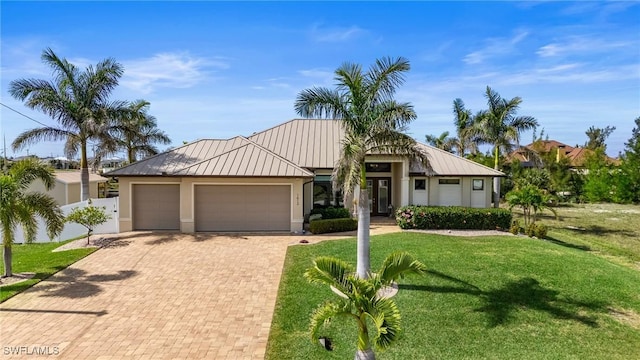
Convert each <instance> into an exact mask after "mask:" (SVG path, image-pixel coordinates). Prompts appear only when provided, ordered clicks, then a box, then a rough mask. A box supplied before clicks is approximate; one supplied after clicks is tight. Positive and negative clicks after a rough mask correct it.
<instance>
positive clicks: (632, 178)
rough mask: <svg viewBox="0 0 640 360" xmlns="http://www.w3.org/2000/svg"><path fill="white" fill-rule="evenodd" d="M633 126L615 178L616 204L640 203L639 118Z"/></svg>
mask: <svg viewBox="0 0 640 360" xmlns="http://www.w3.org/2000/svg"><path fill="white" fill-rule="evenodd" d="M635 124H636V127H635V128H633V130H632V131H631V138H629V141H628V142H626V143H625V152H624V154H623V155H622V163H621V164H620V174H619V175H618V177H617V178H618V181H617V187H616V192H615V200H616V201H618V202H636V203H637V202H640V116H639V117H637V118H636V119H635Z"/></svg>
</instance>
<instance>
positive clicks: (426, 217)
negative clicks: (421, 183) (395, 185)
mask: <svg viewBox="0 0 640 360" xmlns="http://www.w3.org/2000/svg"><path fill="white" fill-rule="evenodd" d="M511 218H512V215H511V212H510V211H509V210H507V209H494V208H490V209H477V208H466V207H460V206H413V205H412V206H403V207H401V208H399V209H398V210H397V211H396V222H397V223H398V226H399V227H400V228H402V229H473V230H496V229H504V230H506V229H509V228H510V225H511Z"/></svg>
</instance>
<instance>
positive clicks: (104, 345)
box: [0, 233, 300, 360]
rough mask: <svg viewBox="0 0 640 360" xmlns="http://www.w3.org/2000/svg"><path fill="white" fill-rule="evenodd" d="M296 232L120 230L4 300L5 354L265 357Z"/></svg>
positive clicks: (1, 339) (0, 316)
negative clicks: (101, 245)
mask: <svg viewBox="0 0 640 360" xmlns="http://www.w3.org/2000/svg"><path fill="white" fill-rule="evenodd" d="M299 239H300V238H299V237H291V236H234V237H230V236H220V235H218V236H217V235H211V234H198V235H193V234H177V233H176V234H168V233H165V234H145V233H129V234H121V235H120V240H118V241H116V242H114V243H112V246H111V247H108V248H104V249H100V250H98V251H97V252H95V253H93V254H92V255H90V256H88V257H86V258H84V259H82V260H81V261H79V262H77V263H76V264H74V265H72V266H71V267H69V268H68V269H66V270H64V271H62V272H60V273H58V274H56V275H55V276H53V277H51V278H50V279H49V280H47V281H43V282H41V283H39V284H38V285H36V286H34V287H33V288H31V289H30V290H28V291H26V292H24V293H22V294H19V295H17V296H15V297H13V298H12V299H9V300H8V301H6V302H4V303H3V304H1V305H0V309H1V311H0V344H1V346H2V349H1V350H0V351H2V353H0V358H9V357H11V356H7V353H9V352H11V351H12V350H13V351H18V352H20V353H21V354H22V357H26V358H37V356H33V355H32V354H33V353H34V352H37V351H41V352H44V353H45V354H46V352H49V354H52V355H55V354H57V356H56V358H63V359H82V360H86V359H123V358H132V357H133V358H165V359H178V358H189V359H192V358H207V359H263V358H264V353H265V345H266V342H267V338H268V334H269V327H270V325H271V317H272V314H273V308H274V304H275V299H276V295H277V290H278V283H279V280H280V274H281V271H282V265H283V261H284V257H285V253H286V248H287V245H288V244H290V243H292V242H295V241H296V240H299ZM21 346H22V347H26V349H25V348H22V349H20V348H19V347H21ZM16 347H18V348H16ZM48 358H51V356H48Z"/></svg>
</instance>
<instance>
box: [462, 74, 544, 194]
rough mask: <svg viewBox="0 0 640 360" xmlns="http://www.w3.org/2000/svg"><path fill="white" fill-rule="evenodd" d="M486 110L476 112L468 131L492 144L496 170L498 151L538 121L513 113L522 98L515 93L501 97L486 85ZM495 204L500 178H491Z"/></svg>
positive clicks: (533, 126)
mask: <svg viewBox="0 0 640 360" xmlns="http://www.w3.org/2000/svg"><path fill="white" fill-rule="evenodd" d="M485 97H486V98H487V105H488V106H489V109H487V110H482V111H480V112H478V114H477V115H476V118H475V121H474V124H473V127H472V130H471V133H472V135H473V136H475V137H476V138H477V139H478V141H480V142H483V143H486V144H491V145H493V153H494V167H493V168H494V169H496V170H498V167H499V159H500V153H501V150H504V152H509V151H511V149H512V146H513V145H512V142H515V143H516V145H519V144H520V133H521V132H523V131H525V130H530V129H535V128H536V127H537V126H538V120H536V119H535V118H534V117H532V116H516V113H517V112H518V108H519V107H520V104H521V103H522V99H521V98H520V97H518V96H516V97H514V98H513V99H511V100H507V99H503V98H502V97H501V96H500V94H498V93H497V92H496V91H494V90H492V89H491V88H490V87H489V86H487V90H486V92H485ZM493 190H494V194H493V195H494V199H493V201H494V206H495V207H498V206H499V205H500V178H499V177H495V178H494V179H493Z"/></svg>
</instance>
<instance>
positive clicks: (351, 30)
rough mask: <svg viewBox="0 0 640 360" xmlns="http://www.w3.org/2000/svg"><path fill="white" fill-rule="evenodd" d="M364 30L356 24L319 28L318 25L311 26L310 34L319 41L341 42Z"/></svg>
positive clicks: (362, 32)
mask: <svg viewBox="0 0 640 360" xmlns="http://www.w3.org/2000/svg"><path fill="white" fill-rule="evenodd" d="M365 32H366V31H365V30H364V29H362V28H360V27H358V26H355V25H353V26H350V27H348V28H341V27H336V28H321V27H320V26H319V25H315V26H313V28H312V29H311V35H312V37H313V39H314V40H315V41H319V42H343V41H348V40H351V39H354V38H356V37H358V36H360V35H363V34H364V33H365Z"/></svg>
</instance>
